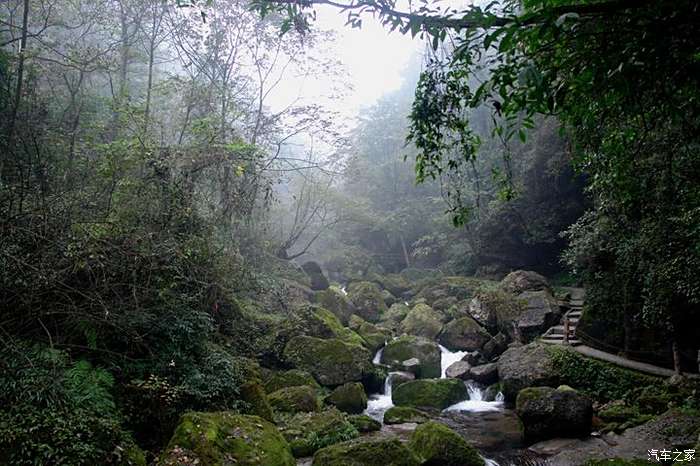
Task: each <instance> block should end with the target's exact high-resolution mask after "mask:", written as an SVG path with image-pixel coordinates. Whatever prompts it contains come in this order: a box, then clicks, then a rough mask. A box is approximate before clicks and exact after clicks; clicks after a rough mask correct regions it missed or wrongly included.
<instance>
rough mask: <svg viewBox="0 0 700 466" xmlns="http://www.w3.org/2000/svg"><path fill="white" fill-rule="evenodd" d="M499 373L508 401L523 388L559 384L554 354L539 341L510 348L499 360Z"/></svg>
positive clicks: (511, 400)
mask: <svg viewBox="0 0 700 466" xmlns="http://www.w3.org/2000/svg"><path fill="white" fill-rule="evenodd" d="M498 375H499V377H500V379H501V382H502V383H503V394H504V395H505V399H506V401H508V402H514V401H515V397H516V396H517V394H518V392H519V391H520V390H522V389H523V388H526V387H535V386H558V385H559V377H558V375H557V371H556V368H555V365H554V359H553V357H552V354H551V353H550V352H549V351H548V348H547V347H545V346H544V345H542V344H539V343H530V344H529V345H524V346H519V347H512V348H508V349H507V350H506V351H505V353H503V354H502V355H501V357H500V359H499V360H498Z"/></svg>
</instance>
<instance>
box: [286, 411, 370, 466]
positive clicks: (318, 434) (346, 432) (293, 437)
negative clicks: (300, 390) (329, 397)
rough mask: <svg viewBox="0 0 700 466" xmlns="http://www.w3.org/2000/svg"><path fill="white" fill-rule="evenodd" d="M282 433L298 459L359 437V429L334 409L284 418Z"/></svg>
mask: <svg viewBox="0 0 700 466" xmlns="http://www.w3.org/2000/svg"><path fill="white" fill-rule="evenodd" d="M280 431H281V433H282V435H283V436H284V438H285V439H286V440H287V442H289V445H290V446H291V448H292V453H293V455H294V456H295V457H297V458H299V457H303V456H310V455H312V454H313V453H314V452H315V451H316V450H318V449H320V448H323V447H325V446H328V445H333V444H335V443H339V442H344V441H347V440H352V439H354V438H356V437H358V436H359V431H358V429H357V428H355V426H354V425H353V424H352V423H351V422H350V421H349V420H348V419H346V418H345V416H343V414H342V413H341V412H340V411H338V410H337V409H334V408H331V409H327V410H325V411H322V412H318V413H299V414H296V415H294V416H292V417H288V418H284V419H283V420H282V422H281V423H280Z"/></svg>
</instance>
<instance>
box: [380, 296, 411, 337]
mask: <svg viewBox="0 0 700 466" xmlns="http://www.w3.org/2000/svg"><path fill="white" fill-rule="evenodd" d="M410 310H411V308H410V307H408V306H407V305H406V304H405V303H394V304H392V305H391V307H390V308H389V310H388V311H387V312H385V313H384V315H382V317H381V320H380V322H381V324H382V326H384V327H386V328H388V329H390V330H393V331H397V332H398V331H399V330H400V329H401V322H403V320H404V319H405V318H406V315H408V312H409V311H410Z"/></svg>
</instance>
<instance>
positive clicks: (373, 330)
mask: <svg viewBox="0 0 700 466" xmlns="http://www.w3.org/2000/svg"><path fill="white" fill-rule="evenodd" d="M350 328H351V329H353V330H354V331H355V332H357V334H358V335H360V336H361V337H362V339H363V340H364V341H365V347H367V349H369V350H370V351H372V352H373V353H374V352H376V351H377V350H378V349H379V348H381V347H382V346H384V345H385V344H386V342H387V341H389V340H390V339H391V331H390V330H388V329H385V328H382V327H378V326H376V325H374V324H370V323H369V322H367V321H366V320H364V319H363V318H362V317H360V316H357V315H353V316H352V317H351V318H350Z"/></svg>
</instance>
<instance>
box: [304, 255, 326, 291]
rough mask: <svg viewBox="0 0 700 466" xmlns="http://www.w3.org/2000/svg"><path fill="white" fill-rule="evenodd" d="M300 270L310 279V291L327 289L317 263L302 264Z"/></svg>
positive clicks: (324, 278)
mask: <svg viewBox="0 0 700 466" xmlns="http://www.w3.org/2000/svg"><path fill="white" fill-rule="evenodd" d="M301 268H302V269H303V270H304V272H306V275H308V276H309V278H310V279H311V289H312V290H315V291H318V290H325V289H327V288H328V279H327V278H326V276H325V275H323V271H322V270H321V266H320V265H318V263H316V262H313V261H309V262H305V263H304V264H302V266H301Z"/></svg>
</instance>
